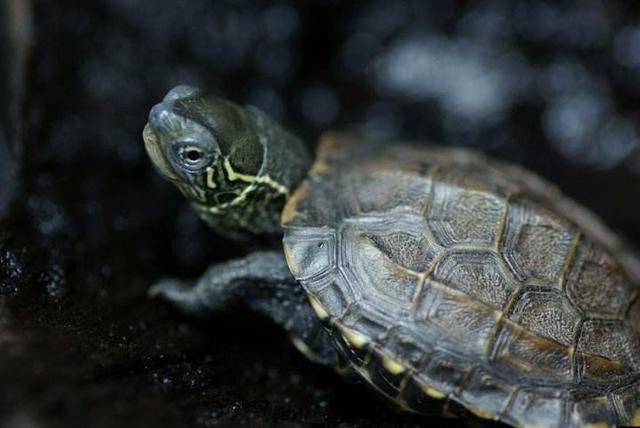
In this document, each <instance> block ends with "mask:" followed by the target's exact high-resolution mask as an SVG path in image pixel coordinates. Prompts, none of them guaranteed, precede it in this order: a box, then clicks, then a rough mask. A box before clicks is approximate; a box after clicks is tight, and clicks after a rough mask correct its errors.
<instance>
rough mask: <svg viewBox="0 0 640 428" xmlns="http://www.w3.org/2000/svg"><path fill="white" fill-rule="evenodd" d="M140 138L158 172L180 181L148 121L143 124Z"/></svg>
mask: <svg viewBox="0 0 640 428" xmlns="http://www.w3.org/2000/svg"><path fill="white" fill-rule="evenodd" d="M142 139H143V140H144V148H145V150H146V151H147V155H149V158H150V159H151V162H152V163H153V165H154V166H155V167H156V169H157V170H158V171H159V172H160V174H161V175H162V176H163V177H165V178H166V179H167V180H170V181H180V177H178V176H177V175H176V173H175V172H174V171H173V168H171V165H170V164H169V161H168V160H167V158H166V157H165V155H164V152H163V150H162V148H161V147H160V139H159V138H158V136H157V135H156V133H155V131H154V130H153V128H152V126H151V125H150V124H149V123H147V124H146V125H145V127H144V130H143V131H142Z"/></svg>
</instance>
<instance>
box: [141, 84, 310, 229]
mask: <svg viewBox="0 0 640 428" xmlns="http://www.w3.org/2000/svg"><path fill="white" fill-rule="evenodd" d="M143 139H144V145H145V148H146V151H147V153H148V154H149V157H150V158H151V161H152V162H153V164H154V165H155V167H156V169H157V170H158V172H159V173H160V174H161V175H162V176H163V177H165V178H166V179H168V180H170V181H171V182H173V183H174V184H175V185H176V186H177V187H178V188H179V189H180V191H181V192H182V193H183V194H184V195H185V196H186V197H187V198H188V199H189V200H190V201H191V203H192V204H193V206H194V207H195V208H196V210H197V211H198V212H199V214H200V215H201V217H202V218H203V219H204V220H205V221H207V222H208V223H209V224H210V225H211V226H212V227H214V228H215V229H216V230H218V231H219V232H221V233H224V234H227V235H231V236H237V235H246V234H262V233H268V234H271V233H277V232H279V222H278V219H279V214H280V211H281V209H282V206H283V204H284V202H285V200H286V197H287V196H288V194H289V192H290V191H291V190H292V187H293V186H295V185H297V184H298V182H299V181H300V180H301V179H302V177H303V176H304V174H305V172H306V168H307V166H308V164H309V157H308V154H307V152H306V150H305V148H304V146H303V144H302V143H301V142H300V141H299V140H298V139H297V138H295V137H293V136H292V135H290V134H289V133H287V132H285V131H284V130H282V129H281V128H280V127H279V126H278V125H277V124H276V123H275V122H273V121H272V120H271V119H270V118H269V117H267V116H266V115H265V114H263V113H262V112H260V111H259V110H257V109H255V108H254V107H242V106H239V105H237V104H234V103H231V102H229V101H226V100H223V99H220V98H216V97H212V96H208V95H206V94H205V93H203V92H202V91H200V90H199V89H196V88H192V87H190V86H185V85H181V86H177V87H175V88H173V89H172V90H171V91H169V93H168V94H167V95H166V96H165V97H164V99H163V100H162V101H161V102H160V103H158V104H156V105H155V106H153V107H152V108H151V111H150V113H149V121H148V122H147V124H146V126H145V128H144V131H143Z"/></svg>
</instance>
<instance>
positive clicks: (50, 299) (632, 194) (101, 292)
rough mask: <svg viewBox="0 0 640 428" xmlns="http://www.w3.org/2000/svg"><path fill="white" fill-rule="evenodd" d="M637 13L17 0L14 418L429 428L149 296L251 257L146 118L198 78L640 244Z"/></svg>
mask: <svg viewBox="0 0 640 428" xmlns="http://www.w3.org/2000/svg"><path fill="white" fill-rule="evenodd" d="M639 23H640V4H638V3H637V2H623V1H619V2H616V1H611V0H607V1H604V0H601V1H591V0H587V1H580V2H569V1H567V2H564V1H563V2H557V1H538V0H532V1H524V0H488V1H483V2H471V1H447V2H444V1H423V0H420V1H418V0H415V1H413V0H406V1H393V2H391V1H379V0H373V1H367V2H353V1H351V2H346V1H345V2H340V1H337V0H335V1H307V2H294V1H278V2H267V1H241V0H228V1H206V0H190V1H181V2H175V1H169V0H155V1H142V0H94V1H92V2H76V1H67V0H55V1H54V0H33V1H31V2H30V1H26V0H0V99H2V104H1V105H0V109H1V110H0V426H9V427H14V426H15V427H58V426H61V427H62V426H64V427H73V426H93V427H111V426H114V425H115V424H118V425H119V426H123V427H128V426H131V427H134V426H151V425H153V426H158V427H163V426H185V427H186V426H202V427H208V426H238V425H249V426H256V425H261V426H276V425H277V426H291V427H298V426H308V425H314V424H315V425H328V426H335V425H340V426H343V427H359V426H371V425H374V424H375V425H376V426H418V425H420V424H423V423H425V419H422V418H416V417H412V416H407V415H402V414H398V413H395V412H393V411H392V410H390V409H388V408H386V407H385V406H384V405H383V404H382V402H381V401H379V400H378V399H377V398H376V397H375V396H374V395H373V394H372V393H371V392H369V391H368V390H366V389H365V388H363V387H360V386H357V385H348V384H345V382H343V380H342V379H340V378H338V377H337V376H336V375H334V374H333V373H332V372H330V371H328V370H326V369H323V368H318V367H315V366H314V365H312V364H311V363H308V362H307V361H306V360H305V359H304V358H303V357H302V356H300V355H298V354H297V353H296V351H295V350H294V349H293V347H291V346H290V345H289V344H288V341H287V338H286V337H285V335H284V334H283V333H282V332H281V331H280V330H279V329H278V328H277V327H273V326H270V325H268V324H267V323H264V322H262V320H261V319H259V318H257V317H256V316H254V315H252V314H250V313H248V312H247V311H246V310H243V308H237V309H235V310H233V311H231V312H230V313H229V314H228V315H226V316H223V317H219V318H217V319H216V320H214V322H213V323H212V324H210V325H207V326H203V325H194V324H193V323H190V322H189V321H188V320H185V319H182V318H181V317H180V316H179V315H178V314H176V313H175V312H173V311H172V310H171V309H170V308H168V307H166V306H165V305H161V304H159V303H156V302H151V301H149V300H148V299H147V298H146V297H145V290H146V289H147V287H148V286H149V284H151V283H152V282H153V281H155V280H156V279H157V278H159V277H163V276H181V277H196V276H198V275H199V274H200V272H201V271H202V270H203V269H205V268H206V266H207V265H208V264H209V263H211V262H213V261H217V260H222V259H226V258H229V257H233V256H237V255H240V254H242V249H241V248H238V247H236V246H234V244H233V243H230V242H226V241H224V240H223V239H221V238H219V237H217V236H214V235H213V234H212V233H211V232H209V231H208V230H207V229H206V227H204V226H203V225H202V224H201V223H200V222H199V221H198V220H197V219H196V218H195V216H194V214H193V213H192V212H191V210H190V209H189V207H188V206H187V204H186V203H185V202H184V201H183V200H182V198H181V197H180V195H178V193H177V192H176V191H175V190H174V189H173V187H172V186H171V185H169V184H167V183H165V182H163V181H162V179H160V178H159V177H158V176H157V174H156V173H155V171H153V169H152V167H151V164H150V162H149V161H148V159H147V158H146V155H145V153H144V149H143V146H142V141H141V131H142V128H143V126H144V124H145V122H146V117H147V113H148V110H149V108H150V107H151V105H153V104H154V103H156V102H158V101H159V100H160V99H161V98H162V97H163V96H164V94H165V93H166V91H167V90H169V89H170V88H171V87H172V86H174V85H176V84H178V83H188V84H192V85H197V86H202V87H204V88H206V89H207V90H208V91H210V92H212V93H214V94H218V95H222V96H225V97H228V98H230V99H231V100H233V101H236V102H239V103H251V104H254V105H256V106H258V107H260V108H261V109H263V110H264V111H266V112H267V113H269V114H270V115H272V116H273V117H275V118H276V119H278V120H279V121H281V122H282V123H283V124H285V125H286V126H287V127H288V128H289V129H290V130H291V131H293V132H295V133H297V134H299V135H300V136H302V137H304V138H305V139H306V141H307V142H308V144H309V145H310V146H313V145H314V144H315V140H316V138H317V137H318V135H319V134H320V133H321V132H322V130H324V129H327V128H344V127H350V128H353V127H355V128H359V129H362V130H364V131H366V132H368V133H370V134H372V135H376V136H384V137H390V138H401V139H409V140H416V141H422V142H427V141H433V142H438V143H440V144H446V145H462V146H470V147H474V148H477V149H480V150H483V151H485V152H487V153H490V154H491V155H493V156H496V157H500V158H503V159H507V160H510V161H512V162H516V163H518V164H521V165H524V166H526V167H528V168H530V169H532V170H533V171H535V172H537V173H539V174H541V175H543V176H545V177H546V178H548V179H550V180H552V181H554V182H556V183H558V184H559V185H560V186H561V188H562V189H563V190H564V191H565V192H566V193H568V194H569V195H570V196H572V197H573V198H575V199H577V200H578V201H580V202H581V203H583V204H585V205H586V206H588V207H590V208H591V209H593V210H594V211H595V212H596V213H598V214H599V215H600V216H602V217H603V218H604V219H605V220H606V221H607V222H608V223H609V224H610V225H611V226H612V227H613V228H615V229H616V230H618V231H620V232H621V233H622V234H623V235H625V236H626V237H627V238H628V239H629V240H631V241H632V242H635V243H636V244H640V228H639V227H638V219H640V24H639ZM456 423H457V424H459V425H461V426H466V425H467V424H469V423H471V424H474V423H476V424H477V422H473V421H471V422H469V421H457V422H456Z"/></svg>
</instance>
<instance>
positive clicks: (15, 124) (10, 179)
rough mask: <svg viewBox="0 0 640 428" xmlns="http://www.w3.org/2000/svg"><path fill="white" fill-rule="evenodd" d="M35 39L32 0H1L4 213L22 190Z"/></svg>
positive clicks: (0, 195) (0, 199)
mask: <svg viewBox="0 0 640 428" xmlns="http://www.w3.org/2000/svg"><path fill="white" fill-rule="evenodd" d="M31 42H32V23H31V2H30V1H28V0H26V1H21V0H4V1H3V2H1V3H0V52H2V56H0V59H1V60H0V100H2V104H0V216H2V215H3V214H4V213H5V212H6V210H7V209H8V207H9V204H10V203H11V201H12V200H13V197H14V196H15V194H16V193H17V192H18V188H19V181H18V171H19V167H20V163H19V158H20V154H21V152H22V144H21V142H22V140H21V138H20V134H21V126H22V121H21V108H22V102H23V96H24V89H25V79H26V65H27V61H28V58H29V52H30V48H31Z"/></svg>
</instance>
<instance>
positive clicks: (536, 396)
mask: <svg viewBox="0 0 640 428" xmlns="http://www.w3.org/2000/svg"><path fill="white" fill-rule="evenodd" d="M564 407H565V399H564V398H563V397H562V396H560V395H559V394H557V393H556V394H554V391H553V390H552V389H550V388H549V389H547V390H546V391H544V390H542V391H536V390H533V389H521V390H519V391H518V392H517V393H516V395H515V396H514V397H513V399H512V402H511V404H510V406H509V408H510V413H511V414H512V415H513V417H514V418H516V420H518V421H520V424H521V425H525V426H540V427H545V426H558V425H559V426H563V424H562V420H563V419H564V417H563V413H564Z"/></svg>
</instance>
